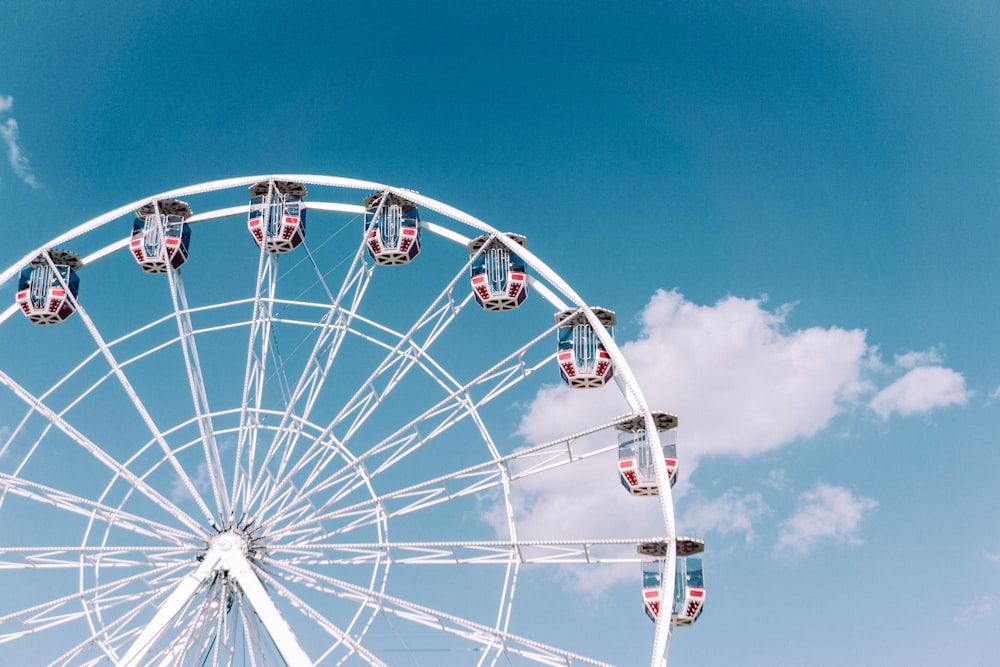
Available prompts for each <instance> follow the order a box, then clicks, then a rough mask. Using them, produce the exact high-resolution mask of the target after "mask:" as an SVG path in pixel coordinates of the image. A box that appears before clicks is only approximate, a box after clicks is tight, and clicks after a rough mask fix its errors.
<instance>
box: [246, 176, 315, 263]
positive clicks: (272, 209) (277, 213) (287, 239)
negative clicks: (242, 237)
mask: <svg viewBox="0 0 1000 667" xmlns="http://www.w3.org/2000/svg"><path fill="white" fill-rule="evenodd" d="M306 194H308V192H307V190H306V186H305V185H303V184H302V183H294V182H292V181H261V182H260V183H257V184H255V185H253V186H251V187H250V215H249V217H248V218H247V228H248V229H249V230H250V235H251V236H253V239H254V241H255V242H256V243H257V247H261V246H263V247H264V248H265V250H266V251H267V252H270V253H282V252H290V251H292V250H295V248H297V247H299V245H301V244H302V242H303V241H305V238H306V209H305V206H304V205H303V202H302V199H303V198H304V197H305V196H306Z"/></svg>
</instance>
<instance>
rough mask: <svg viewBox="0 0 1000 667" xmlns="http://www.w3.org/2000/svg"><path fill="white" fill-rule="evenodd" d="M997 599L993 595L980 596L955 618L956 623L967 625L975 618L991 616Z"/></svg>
mask: <svg viewBox="0 0 1000 667" xmlns="http://www.w3.org/2000/svg"><path fill="white" fill-rule="evenodd" d="M996 601H997V600H996V597H994V596H992V595H980V596H979V597H977V598H976V599H975V600H973V601H972V603H971V604H968V605H966V607H965V609H963V610H962V612H961V613H960V614H959V615H958V616H957V617H956V618H955V622H956V623H960V624H965V623H968V622H970V621H972V620H973V619H975V618H979V617H982V616H990V615H992V614H993V610H994V608H995V606H996Z"/></svg>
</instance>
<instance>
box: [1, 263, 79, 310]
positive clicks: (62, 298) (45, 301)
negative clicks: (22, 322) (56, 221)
mask: <svg viewBox="0 0 1000 667" xmlns="http://www.w3.org/2000/svg"><path fill="white" fill-rule="evenodd" d="M81 266H83V262H81V261H80V258H79V257H77V256H76V255H74V254H73V253H71V252H67V251H65V250H49V251H47V252H43V253H42V254H40V255H39V256H38V257H36V258H35V259H34V260H32V262H31V264H30V265H29V266H28V267H26V268H25V269H23V270H22V271H21V276H20V279H19V280H18V283H17V304H18V305H19V306H20V307H21V311H22V312H23V313H24V315H25V317H27V318H28V320H29V321H30V322H32V323H34V324H58V323H60V322H63V321H64V320H65V319H66V318H67V317H69V316H70V315H72V314H73V313H74V312H75V311H76V297H77V295H78V294H79V291H80V278H79V276H77V275H76V271H77V269H79V268H80V267H81ZM67 290H68V294H67Z"/></svg>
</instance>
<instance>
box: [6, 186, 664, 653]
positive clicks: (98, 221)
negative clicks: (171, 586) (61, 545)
mask: <svg viewBox="0 0 1000 667" xmlns="http://www.w3.org/2000/svg"><path fill="white" fill-rule="evenodd" d="M267 179H273V180H279V179H280V180H289V181H299V182H302V183H306V184H309V185H320V186H328V187H333V188H350V189H360V190H366V189H367V190H387V191H390V192H394V193H398V194H400V195H403V196H405V197H407V198H408V199H410V200H412V201H414V202H415V203H418V204H420V205H421V206H423V207H424V208H426V209H428V210H432V211H435V212H437V213H439V214H441V215H443V216H445V217H447V218H449V219H451V220H454V221H456V222H459V223H463V224H465V225H467V226H468V227H470V228H472V229H475V230H477V231H479V232H482V233H485V234H490V235H494V236H495V237H496V238H497V239H498V240H499V241H500V242H501V243H504V244H507V245H509V246H510V247H511V249H513V250H516V251H517V252H518V253H519V254H520V255H521V256H522V257H523V259H524V260H525V262H526V264H527V265H528V266H529V267H531V269H532V270H533V271H534V272H536V273H537V274H538V275H539V277H541V278H543V279H545V280H546V281H547V283H548V284H549V285H551V286H552V287H553V288H555V290H556V291H557V292H558V293H559V294H561V295H562V296H564V297H565V298H567V299H568V300H569V301H570V302H572V303H573V304H574V305H575V307H576V308H577V309H579V311H580V312H581V313H582V314H583V315H584V317H587V318H589V319H590V320H591V321H592V322H593V323H594V324H595V326H594V329H595V332H596V334H597V335H598V337H600V338H601V339H602V342H603V343H604V344H605V345H606V346H607V347H608V351H609V353H611V355H612V358H613V359H614V361H615V362H616V365H617V371H618V372H619V373H620V375H619V376H618V377H619V381H620V382H621V383H622V384H623V385H624V387H623V392H624V394H625V395H626V399H627V400H628V401H629V403H630V404H632V405H633V408H635V409H636V410H637V412H639V413H642V414H643V415H645V416H646V418H647V419H649V420H652V417H651V414H652V413H651V411H650V409H649V408H648V407H647V404H646V402H645V399H644V397H643V396H642V393H641V389H640V388H639V385H638V383H637V382H636V380H635V378H634V376H633V375H632V373H631V370H630V369H629V367H628V364H627V362H626V361H625V358H624V356H623V355H622V353H621V350H620V349H619V347H618V346H617V344H616V343H615V342H614V339H613V338H611V337H610V335H609V334H607V333H606V332H605V331H604V329H603V327H601V326H599V325H600V324H601V322H600V320H599V319H598V318H597V316H596V315H595V314H594V313H593V312H592V311H591V309H590V307H589V306H588V305H587V304H586V302H584V301H583V300H582V299H581V298H580V296H579V295H578V294H577V293H576V292H575V291H574V290H573V289H572V288H571V287H570V286H569V285H568V283H566V282H565V281H564V280H563V279H562V278H561V277H560V276H559V275H558V274H556V273H555V271H553V270H552V269H551V268H550V267H548V265H547V264H545V262H544V261H543V260H542V259H541V258H539V257H538V256H537V255H535V254H534V253H533V252H531V251H528V250H527V248H525V247H523V246H515V245H514V244H513V242H511V241H509V240H508V239H507V238H506V235H505V234H504V233H501V232H500V231H499V230H497V229H495V228H493V227H492V226H490V225H488V224H487V223H485V222H483V221H481V220H479V219H478V218H475V217H473V216H471V215H469V214H467V213H464V212H463V211H460V210H458V209H456V208H453V207H451V206H449V205H447V204H444V203H442V202H439V201H437V200H434V199H431V198H429V197H426V196H425V195H422V194H419V193H416V192H413V191H411V190H406V189H403V188H397V187H392V186H387V185H384V184H381V183H377V182H374V181H365V180H359V179H351V178H343V177H332V176H316V175H297V174H274V175H267V176H250V177H238V178H232V179H222V180H216V181H209V182H205V183H200V184H196V185H191V186H185V187H182V188H177V189H173V190H168V191H165V192H162V193H158V194H156V195H153V196H151V197H144V198H142V199H139V200H136V201H135V202H132V203H129V204H126V205H124V206H121V207H118V208H116V209H113V210H112V211H109V212H107V213H105V214H102V215H100V216H97V217H95V218H93V219H91V220H89V221H86V222H84V223H81V224H79V225H77V226H76V227H74V228H73V229H71V230H69V231H67V232H65V233H63V234H60V235H58V236H56V237H55V238H53V239H52V240H51V241H49V242H48V243H46V244H45V245H43V246H42V247H40V248H38V249H35V250H33V251H32V252H31V253H29V254H28V255H26V258H28V257H33V256H37V255H38V254H39V253H40V252H44V251H45V250H46V249H48V248H53V247H55V246H60V245H63V244H65V243H67V242H70V241H72V240H74V239H76V238H78V237H80V236H83V235H85V234H87V233H89V232H91V231H94V230H96V229H98V228H100V227H103V226H104V225H107V224H110V223H113V222H115V221H118V220H119V219H121V218H122V217H124V216H127V215H128V214H129V213H130V212H131V211H133V210H135V209H137V208H139V207H140V206H142V205H143V204H146V203H148V202H150V201H155V200H158V199H167V198H178V197H187V196H191V195H197V194H204V193H207V192H212V191H218V190H228V189H230V188H238V187H241V186H245V185H250V184H253V183H257V182H260V181H261V180H267ZM235 208H238V209H243V208H244V207H235ZM307 208H308V205H307ZM434 225H435V223H431V224H428V225H426V226H424V228H425V229H427V230H428V231H430V232H431V233H435V234H437V235H438V236H443V237H445V238H449V236H448V234H447V233H445V232H444V231H443V230H442V229H435V226H434ZM449 240H452V241H455V240H456V239H455V238H454V236H451V237H450V238H449ZM121 249H124V246H122V248H121ZM25 264H26V262H25V261H24V260H21V261H19V262H18V263H15V264H14V265H12V266H11V267H9V268H8V269H5V270H4V271H3V272H0V287H2V286H3V285H4V284H6V283H8V282H9V281H10V280H11V279H12V278H13V277H14V276H15V275H16V274H17V272H18V271H20V270H21V268H23V266H24V265H25ZM213 307H214V306H213ZM12 309H13V310H16V308H14V306H11V307H8V308H7V309H6V310H5V311H4V315H8V314H9V312H11V311H12ZM167 317H169V315H168V316H165V317H164V319H166V318H167ZM5 319H7V318H6V317H0V326H2V325H3V323H4V320H5ZM130 333H134V331H133V332H130ZM192 419H193V418H192ZM649 423H652V421H650V422H649ZM650 438H651V440H653V441H654V442H655V443H656V444H658V440H657V436H656V431H655V429H653V430H652V431H651V433H650ZM147 446H148V445H147ZM495 457H497V458H498V457H499V454H496V453H495ZM160 463H163V461H162V460H161V461H160ZM661 464H662V462H661ZM157 465H159V463H158V464H157ZM657 472H659V470H658V471H657ZM663 478H664V479H665V476H664V477H663ZM4 493H5V494H6V490H5V491H4ZM504 496H505V498H506V500H507V503H508V506H509V504H510V497H509V492H507V491H505V492H504ZM102 497H103V496H102ZM124 502H125V501H124V500H123V501H122V503H123V504H124ZM661 503H662V504H663V515H664V519H665V522H666V524H667V525H666V531H667V535H666V537H667V540H668V542H670V543H672V541H673V506H672V500H671V498H670V493H669V491H668V492H667V493H664V494H661ZM95 511H96V510H95ZM511 525H512V526H513V522H512V524H511ZM88 531H89V529H88ZM515 541H516V540H515ZM671 546H672V545H671ZM670 579H671V581H672V577H671V578H670ZM382 590H383V591H384V580H383V589H382ZM661 625H666V624H661V623H657V631H656V635H657V637H656V642H655V643H656V647H654V663H655V662H656V656H657V655H663V654H665V646H666V642H669V627H667V628H666V629H665V630H664V631H663V632H662V633H661ZM661 635H665V636H661ZM661 647H662V648H661Z"/></svg>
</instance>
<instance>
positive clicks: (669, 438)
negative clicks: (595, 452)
mask: <svg viewBox="0 0 1000 667" xmlns="http://www.w3.org/2000/svg"><path fill="white" fill-rule="evenodd" d="M652 414H653V421H654V423H655V424H656V430H657V433H658V434H659V440H660V446H661V447H662V448H663V459H664V463H665V464H666V469H667V478H668V479H669V480H670V486H673V485H674V484H676V483H677V443H676V442H675V441H674V438H675V436H676V431H675V430H674V429H676V428H677V417H675V416H673V415H668V414H666V413H664V412H654V413H652ZM615 428H616V429H618V475H619V480H620V481H621V483H622V486H623V487H625V490H626V491H628V492H629V493H631V494H632V495H633V496H658V495H660V486H659V484H657V482H656V470H655V469H654V465H653V456H652V452H651V451H650V444H649V441H648V439H647V438H646V420H645V418H644V417H643V416H642V415H641V414H634V415H629V416H628V417H623V418H621V419H620V420H619V421H618V422H617V423H616V424H615Z"/></svg>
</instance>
